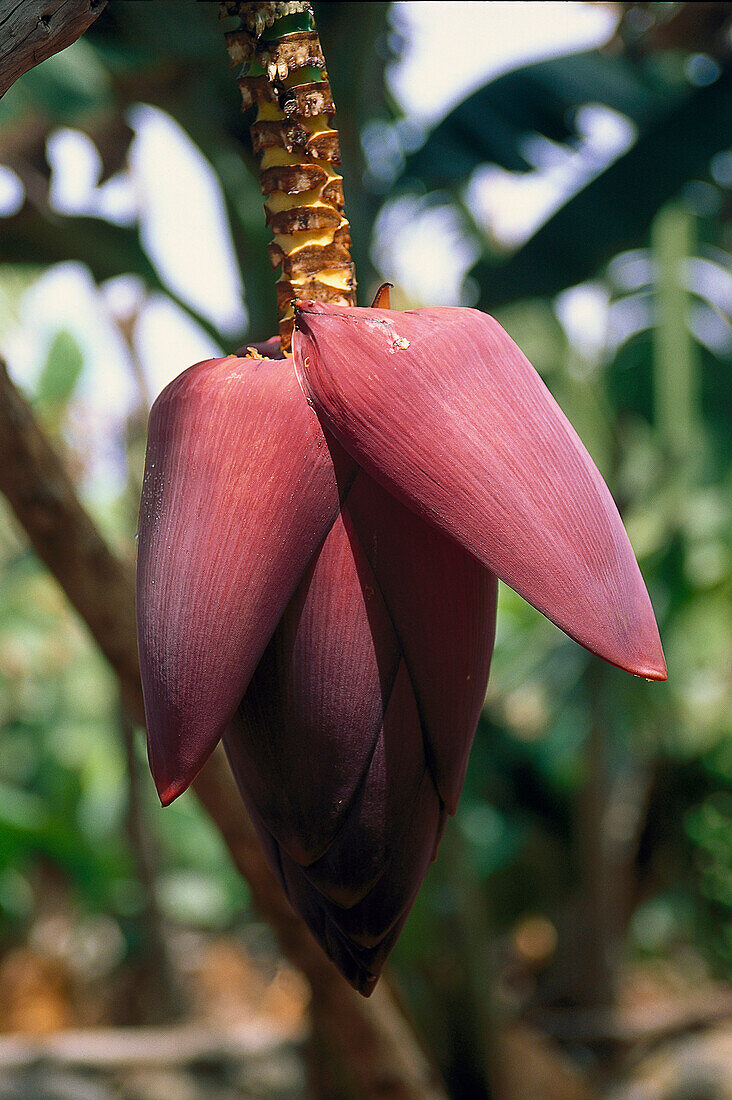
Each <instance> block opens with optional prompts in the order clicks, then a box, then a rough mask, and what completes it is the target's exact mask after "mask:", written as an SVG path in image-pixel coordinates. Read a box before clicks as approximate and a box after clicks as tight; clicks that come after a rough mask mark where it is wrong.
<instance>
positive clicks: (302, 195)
mask: <svg viewBox="0 0 732 1100" xmlns="http://www.w3.org/2000/svg"><path fill="white" fill-rule="evenodd" d="M320 192H321V188H320V187H315V188H313V190H312V191H300V192H298V193H297V194H295V195H286V194H285V193H284V191H275V192H274V193H273V194H272V195H267V198H266V200H265V203H264V205H265V206H266V207H267V209H268V210H269V212H270V214H280V213H281V212H282V211H283V210H293V209H294V208H295V207H296V206H324V207H327V209H328V210H331V209H332V207H331V206H330V205H329V204H328V203H327V202H324V201H323V199H322V198H321V197H320Z"/></svg>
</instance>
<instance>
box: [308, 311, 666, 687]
mask: <svg viewBox="0 0 732 1100" xmlns="http://www.w3.org/2000/svg"><path fill="white" fill-rule="evenodd" d="M296 317H297V328H298V331H297V332H296V334H295V339H294V353H295V365H296V367H297V370H298V374H299V375H300V377H301V378H302V380H303V386H304V388H305V389H306V392H307V393H308V396H309V397H310V399H311V400H312V401H313V403H314V405H315V407H316V409H317V411H318V415H319V416H320V418H321V421H322V422H323V424H324V425H326V426H327V427H328V428H329V429H330V431H332V432H333V434H334V435H335V436H336V438H337V439H338V440H339V442H341V443H342V444H343V446H344V447H345V448H346V449H347V450H348V451H349V452H350V454H352V455H353V457H354V458H355V459H357V461H358V462H359V463H360V464H361V465H362V466H363V467H364V469H365V470H367V471H368V472H369V473H370V474H371V475H372V476H373V477H375V478H376V479H377V480H378V481H380V482H381V483H382V484H383V485H384V486H385V487H386V488H387V489H388V490H389V491H390V492H391V493H393V494H394V495H395V496H396V497H398V499H400V500H401V501H403V502H404V503H405V504H406V505H407V506H408V507H410V508H413V509H415V511H417V512H418V513H419V514H420V515H422V516H424V518H425V519H427V520H428V521H429V522H431V523H433V524H434V525H435V526H436V527H439V528H440V529H441V530H442V531H444V532H445V534H447V535H448V536H449V537H451V538H453V539H455V540H456V541H457V542H459V543H460V544H461V545H463V546H464V547H465V548H466V549H467V550H469V551H470V552H471V553H472V554H474V555H475V556H476V557H477V558H478V559H479V561H482V562H483V563H484V564H485V565H486V566H487V567H488V568H489V569H492V570H493V571H494V572H495V573H496V574H497V575H498V576H499V577H500V578H501V580H504V581H505V582H506V584H508V585H510V586H511V588H514V589H515V590H516V591H517V592H518V593H520V595H522V596H523V597H524V599H526V600H528V601H529V603H532V604H533V605H534V607H536V608H538V609H539V611H542V612H543V613H544V614H545V615H546V616H547V617H548V618H550V619H551V620H552V621H553V622H555V623H556V624H557V625H558V626H560V627H561V628H562V630H565V631H566V632H567V634H569V635H570V636H571V637H572V638H575V639H576V640H577V641H578V642H580V643H581V644H582V645H584V646H586V648H587V649H589V650H591V651H592V652H593V653H597V654H598V655H599V656H600V657H604V658H605V660H607V661H609V662H610V663H611V664H614V665H619V666H620V667H621V668H624V669H626V670H627V671H629V672H633V673H636V674H637V675H640V676H646V677H648V678H649V679H656V680H658V679H665V678H666V664H665V661H664V658H663V651H662V649H661V642H660V638H659V636H658V628H657V627H656V621H655V618H654V615H653V609H652V607H651V603H650V600H649V598H648V593H647V592H646V588H645V585H644V583H643V579H642V577H641V575H640V570H639V569H638V565H637V563H636V560H635V557H634V555H633V550H632V548H631V546H630V543H629V541H628V537H627V535H626V533H625V530H624V528H623V524H622V521H621V519H620V516H619V515H618V510H617V508H616V507H615V504H614V502H613V499H612V497H611V496H610V493H609V491H608V488H607V486H606V485H605V482H604V481H603V479H602V477H601V475H600V473H599V471H598V470H597V467H596V466H595V464H594V463H593V461H592V459H591V458H590V456H589V455H588V453H587V451H586V450H585V448H584V446H583V445H582V442H581V440H580V439H579V437H578V435H577V433H576V432H575V430H574V428H573V427H572V425H571V424H570V423H569V421H568V420H567V418H566V417H565V416H564V414H563V413H562V411H561V410H560V408H559V406H558V405H557V403H556V401H555V400H554V398H553V397H552V395H551V394H550V393H549V391H548V389H547V388H546V386H545V385H544V383H543V382H542V380H541V378H540V377H539V375H538V374H537V373H536V371H535V370H534V368H533V367H532V366H531V364H530V363H529V361H528V359H527V358H526V356H525V355H524V354H523V353H522V352H521V351H520V349H519V348H518V347H517V346H516V344H515V343H514V342H513V340H511V338H510V337H509V336H508V335H507V333H506V332H504V330H503V329H502V328H501V326H500V325H499V324H498V322H497V321H495V320H494V319H493V318H492V317H488V316H486V315H485V314H484V313H479V312H478V311H477V310H474V309H457V308H450V309H446V308H443V309H419V310H411V311H409V312H406V313H397V312H395V311H393V310H384V309H352V308H347V307H342V306H331V305H323V304H321V303H319V302H301V303H299V305H298V307H297V308H296Z"/></svg>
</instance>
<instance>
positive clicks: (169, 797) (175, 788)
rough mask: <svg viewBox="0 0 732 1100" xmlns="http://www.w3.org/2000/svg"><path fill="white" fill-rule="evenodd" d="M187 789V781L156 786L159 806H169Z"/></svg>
mask: <svg viewBox="0 0 732 1100" xmlns="http://www.w3.org/2000/svg"><path fill="white" fill-rule="evenodd" d="M186 790H188V784H187V783H167V784H161V786H159V787H157V792H158V798H159V799H160V805H161V806H169V805H170V804H171V802H175V800H176V798H177V797H178V796H179V795H181V794H183V792H184V791H186Z"/></svg>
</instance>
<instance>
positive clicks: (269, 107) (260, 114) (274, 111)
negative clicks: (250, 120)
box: [256, 99, 285, 122]
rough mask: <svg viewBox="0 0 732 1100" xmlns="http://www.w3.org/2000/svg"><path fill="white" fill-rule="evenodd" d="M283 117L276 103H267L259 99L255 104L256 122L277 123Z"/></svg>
mask: <svg viewBox="0 0 732 1100" xmlns="http://www.w3.org/2000/svg"><path fill="white" fill-rule="evenodd" d="M284 117H285V116H284V114H283V112H282V111H281V110H280V109H279V107H278V106H277V104H276V103H267V102H266V100H263V99H260V101H259V103H258V104H257V118H256V121H257V122H278V121H280V120H282V119H283V118H284Z"/></svg>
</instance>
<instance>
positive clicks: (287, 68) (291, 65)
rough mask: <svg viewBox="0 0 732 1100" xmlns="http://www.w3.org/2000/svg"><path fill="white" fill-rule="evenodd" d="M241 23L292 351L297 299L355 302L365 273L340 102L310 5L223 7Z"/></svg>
mask: <svg viewBox="0 0 732 1100" xmlns="http://www.w3.org/2000/svg"><path fill="white" fill-rule="evenodd" d="M221 7H222V14H223V15H227V16H230V15H235V16H237V17H238V18H239V20H240V22H241V24H242V25H241V26H240V27H239V28H238V29H236V30H232V31H228V32H227V34H226V43H227V48H228V51H229V57H230V58H231V61H232V63H233V64H236V65H243V69H242V73H241V76H240V77H239V87H240V89H241V94H242V104H243V108H244V110H245V111H246V110H249V109H250V108H252V107H253V108H255V110H256V117H255V119H254V122H253V123H252V127H251V137H252V147H253V149H254V152H255V153H256V154H257V155H258V156H259V157H260V183H261V187H262V192H263V194H264V195H265V204H264V211H265V216H266V219H267V224H268V225H269V227H270V228H271V230H272V233H273V234H274V240H273V242H272V244H271V245H270V246H269V252H270V258H271V260H272V266H273V267H275V268H280V269H281V274H280V277H279V279H278V281H277V305H278V310H279V315H280V339H281V342H282V349H283V351H289V350H290V346H291V340H292V330H293V325H294V313H293V308H292V303H293V302H294V300H295V299H296V298H308V299H315V300H317V301H321V302H333V303H335V304H338V305H355V304H356V297H355V290H356V279H355V275H354V270H353V263H352V261H351V254H350V247H351V236H350V228H349V225H348V221H347V220H346V216H345V213H344V199H343V179H342V177H341V176H340V175H339V173H338V171H337V168H338V166H339V165H340V162H341V159H340V148H339V144H338V133H337V131H336V130H335V129H334V127H333V115H334V113H335V107H334V104H333V97H332V95H331V90H330V83H329V81H328V73H327V71H326V68H325V59H324V57H323V51H322V49H321V46H320V40H319V38H318V34H317V31H316V30H315V23H314V20H313V15H312V10H311V8H310V5H309V4H306V3H298V2H289V3H274V4H272V3H270V4H267V3H260V4H248V3H239V2H238V0H229V2H227V3H224V4H222V6H221Z"/></svg>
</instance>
